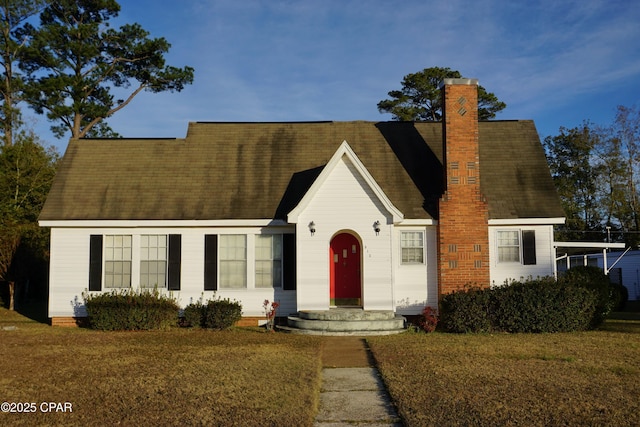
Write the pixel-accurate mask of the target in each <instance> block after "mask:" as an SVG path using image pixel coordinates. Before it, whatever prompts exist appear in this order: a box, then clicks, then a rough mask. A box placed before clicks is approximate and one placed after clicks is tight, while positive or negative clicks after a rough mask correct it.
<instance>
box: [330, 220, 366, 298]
mask: <svg viewBox="0 0 640 427" xmlns="http://www.w3.org/2000/svg"><path fill="white" fill-rule="evenodd" d="M329 266H330V267H329V268H330V274H329V277H330V279H329V280H330V284H329V298H330V305H331V306H335V307H362V306H363V304H362V241H361V240H360V237H359V236H358V235H357V234H356V233H355V232H353V231H351V230H341V231H339V232H337V233H336V234H334V235H333V237H332V238H331V241H330V243H329Z"/></svg>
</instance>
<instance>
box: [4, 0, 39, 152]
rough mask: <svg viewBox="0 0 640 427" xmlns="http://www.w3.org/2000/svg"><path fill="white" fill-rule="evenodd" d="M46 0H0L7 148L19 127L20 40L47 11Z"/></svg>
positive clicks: (20, 86)
mask: <svg viewBox="0 0 640 427" xmlns="http://www.w3.org/2000/svg"><path fill="white" fill-rule="evenodd" d="M45 3H46V0H0V61H1V64H0V65H1V66H2V76H1V77H2V83H1V84H0V92H1V93H2V100H3V104H2V109H1V110H0V114H1V115H0V120H2V131H3V139H4V145H11V144H12V143H13V134H14V132H15V130H16V128H17V127H18V126H19V125H20V110H19V109H18V108H17V104H18V103H19V102H20V92H21V90H22V83H23V79H22V76H21V75H20V74H19V72H17V70H16V69H15V67H14V66H15V65H16V63H17V61H18V59H19V57H20V54H21V53H22V52H23V49H22V48H23V47H24V42H25V40H24V38H21V37H20V31H21V28H22V25H23V24H24V23H25V21H26V20H27V19H29V18H30V17H31V16H34V15H35V14H37V13H38V12H40V10H42V8H43V7H44V5H45Z"/></svg>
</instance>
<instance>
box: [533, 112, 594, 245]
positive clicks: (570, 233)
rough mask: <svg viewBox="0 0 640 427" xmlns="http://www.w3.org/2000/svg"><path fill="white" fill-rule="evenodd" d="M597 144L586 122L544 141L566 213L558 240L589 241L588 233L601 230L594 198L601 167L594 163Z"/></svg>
mask: <svg viewBox="0 0 640 427" xmlns="http://www.w3.org/2000/svg"><path fill="white" fill-rule="evenodd" d="M598 142H599V141H598V135H597V133H595V132H594V131H593V130H592V127H591V125H590V124H589V123H588V122H585V123H583V124H582V126H578V127H575V128H573V129H567V128H564V127H563V128H560V134H559V135H557V136H553V137H552V136H548V137H547V138H545V140H544V146H545V149H546V153H547V161H548V163H549V168H550V169H551V175H552V177H553V180H554V182H555V185H556V189H557V190H558V194H559V195H560V199H561V201H562V204H563V207H564V210H565V213H566V214H567V221H566V224H565V225H564V227H560V230H559V234H560V237H559V240H593V239H594V236H593V235H591V234H590V233H591V232H594V231H601V230H602V227H601V225H602V224H601V220H602V217H601V214H600V209H599V206H598V203H597V198H596V190H597V188H598V176H599V175H600V174H601V172H602V168H601V165H600V164H599V163H597V162H594V152H595V149H596V146H597V144H598Z"/></svg>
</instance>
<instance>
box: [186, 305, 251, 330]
mask: <svg viewBox="0 0 640 427" xmlns="http://www.w3.org/2000/svg"><path fill="white" fill-rule="evenodd" d="M183 316H184V317H183V324H184V326H187V327H202V328H209V329H216V330H222V329H229V328H230V327H232V326H233V325H234V324H235V323H236V322H237V321H238V320H240V319H241V318H242V305H241V304H240V303H239V302H237V301H231V300H230V299H228V298H225V299H216V300H209V301H208V302H207V303H206V304H204V303H202V301H197V302H195V303H191V304H189V305H187V306H186V307H185V309H184V312H183Z"/></svg>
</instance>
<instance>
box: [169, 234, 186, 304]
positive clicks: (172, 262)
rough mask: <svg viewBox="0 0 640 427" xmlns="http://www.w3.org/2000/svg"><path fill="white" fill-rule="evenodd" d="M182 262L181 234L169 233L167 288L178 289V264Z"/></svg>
mask: <svg viewBox="0 0 640 427" xmlns="http://www.w3.org/2000/svg"><path fill="white" fill-rule="evenodd" d="M181 262H182V235H181V234H170V235H169V265H168V267H167V289H168V290H170V291H179V290H180V265H181Z"/></svg>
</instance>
